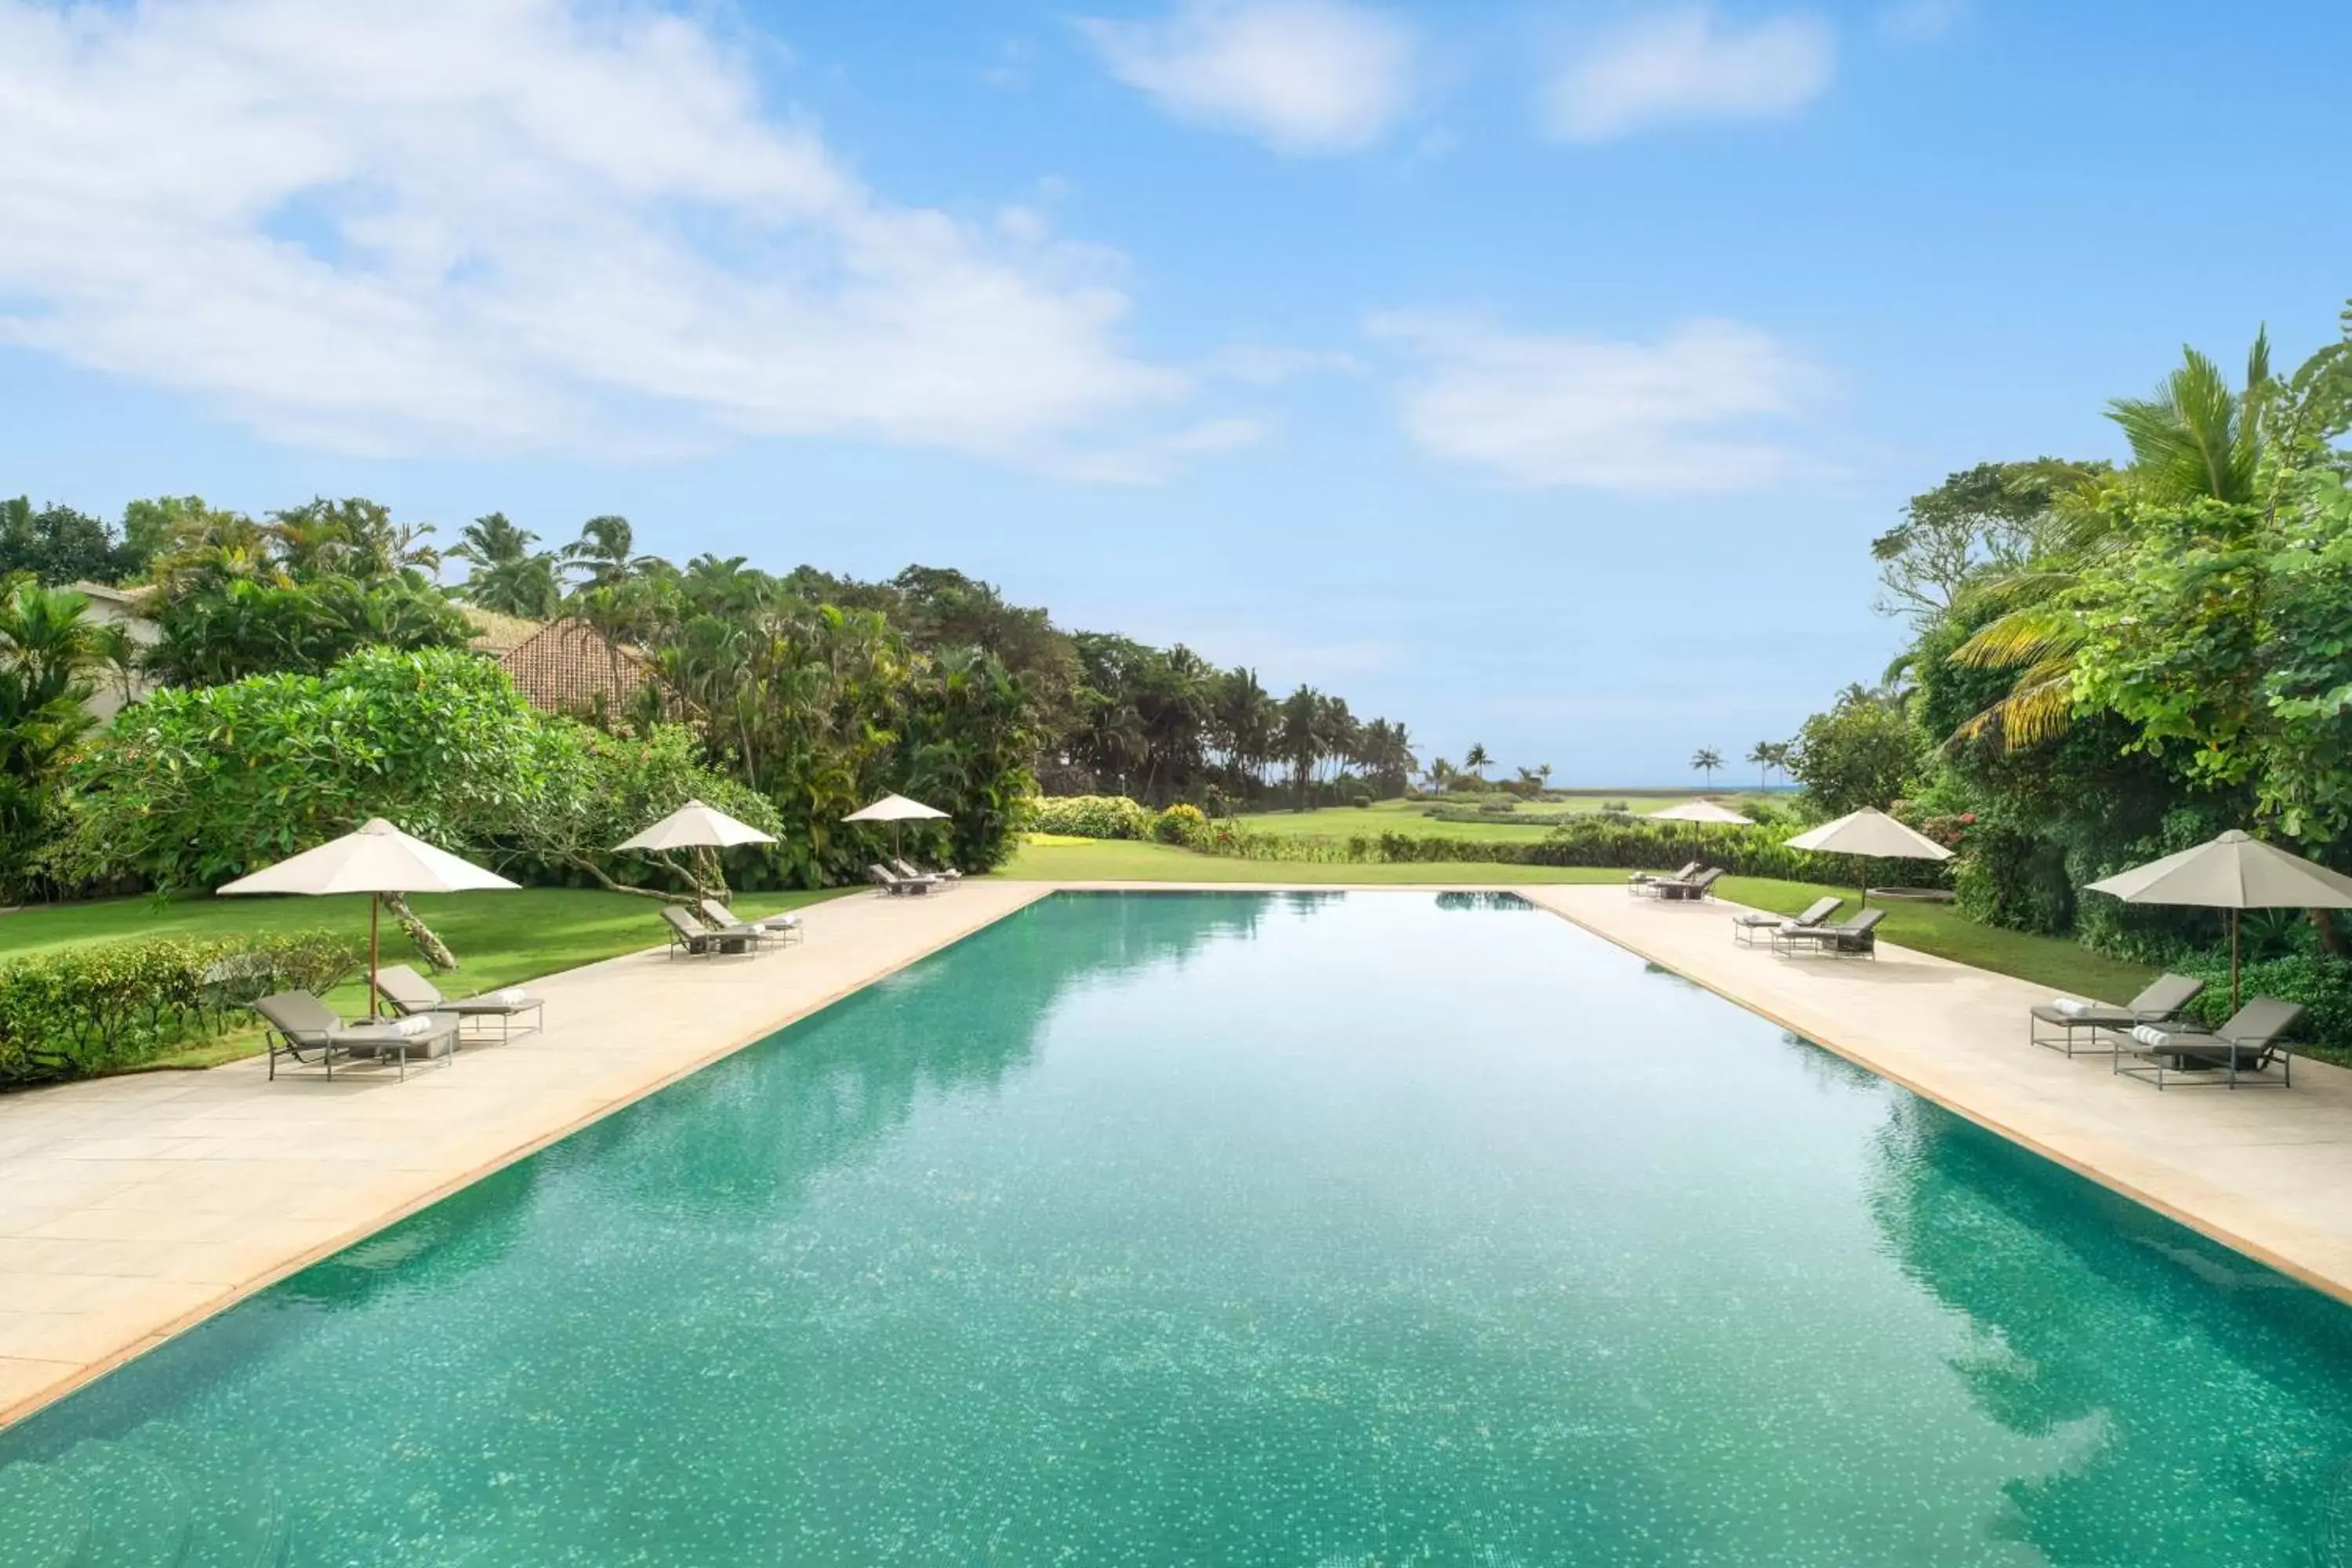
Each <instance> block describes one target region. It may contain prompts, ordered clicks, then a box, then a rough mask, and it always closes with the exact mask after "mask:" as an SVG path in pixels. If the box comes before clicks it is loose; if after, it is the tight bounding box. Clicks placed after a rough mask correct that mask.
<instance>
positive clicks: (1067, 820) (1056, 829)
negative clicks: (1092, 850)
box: [1029, 795, 1152, 838]
mask: <svg viewBox="0 0 2352 1568" xmlns="http://www.w3.org/2000/svg"><path fill="white" fill-rule="evenodd" d="M1029 826H1030V827H1031V828H1032V829H1033V830H1034V831H1035V832H1038V833H1057V834H1061V835H1062V836H1064V837H1069V838H1150V837H1151V832H1152V816H1151V813H1150V809H1149V808H1147V807H1145V806H1142V805H1137V804H1136V803H1135V802H1134V801H1131V800H1129V799H1128V798H1127V796H1125V795H1048V796H1046V797H1045V799H1043V800H1040V801H1037V802H1035V803H1034V805H1033V806H1032V807H1031V809H1030V814H1029Z"/></svg>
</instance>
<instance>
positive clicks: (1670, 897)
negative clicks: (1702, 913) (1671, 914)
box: [1650, 866, 1723, 904]
mask: <svg viewBox="0 0 2352 1568" xmlns="http://www.w3.org/2000/svg"><path fill="white" fill-rule="evenodd" d="M1722 880H1723V868H1722V867H1720V866H1710V867H1708V868H1706V870H1704V871H1701V872H1700V873H1699V874H1698V875H1697V876H1696V877H1693V878H1691V879H1688V880H1687V881H1685V880H1683V879H1675V880H1673V881H1668V882H1653V883H1652V884H1650V892H1651V894H1652V896H1653V897H1655V898H1660V899H1664V900H1666V901H1667V902H1669V903H1677V902H1679V903H1694V904H1695V903H1696V902H1698V901H1699V900H1702V899H1706V898H1710V897H1712V896H1713V895H1714V892H1715V885H1716V884H1717V882H1720V881H1722Z"/></svg>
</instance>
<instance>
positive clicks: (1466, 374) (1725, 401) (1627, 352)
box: [1370, 313, 1827, 494]
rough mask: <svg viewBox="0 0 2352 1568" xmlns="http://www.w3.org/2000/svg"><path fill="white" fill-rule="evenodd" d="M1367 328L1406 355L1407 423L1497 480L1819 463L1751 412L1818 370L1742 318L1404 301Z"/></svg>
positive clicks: (1777, 416)
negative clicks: (1532, 323) (1642, 322)
mask: <svg viewBox="0 0 2352 1568" xmlns="http://www.w3.org/2000/svg"><path fill="white" fill-rule="evenodd" d="M1370 331H1371V333H1372V335H1373V336H1374V337H1375V338H1377V339H1380V340H1381V341H1383V342H1390V343H1392V344H1394V345H1396V346H1397V348H1399V349H1400V350H1401V351H1402V352H1403V353H1405V354H1406V355H1407V356H1409V357H1410V358H1411V359H1412V361H1414V362H1415V366H1414V369H1413V370H1412V372H1411V373H1409V374H1408V376H1407V378H1406V381H1405V383H1404V385H1403V388H1402V414H1403V418H1404V425H1405V429H1406V431H1407V433H1408V434H1410V435H1411V436H1412V438H1413V440H1414V441H1415V442H1417V443H1418V444H1419V445H1420V446H1421V447H1423V448H1424V449H1425V450H1427V451H1429V452H1431V453H1433V454H1434V455H1436V456H1437V457H1440V458H1446V459H1448V460H1449V461H1453V462H1456V463H1462V464H1465V465H1467V466H1468V467H1471V468H1476V469H1478V470H1480V471H1481V472H1483V473H1484V474H1485V475H1486V477H1487V478H1489V479H1492V480H1494V481H1495V482H1496V483H1499V484H1503V485H1507V486H1512V487H1517V488H1524V489H1548V488H1553V487H1560V486H1579V487H1583V488H1587V489H1606V490H1617V491H1623V492H1630V493H1651V494H1675V493H1686V494H1687V493H1702V494H1703V493H1723V492H1729V491H1738V490H1749V489H1764V488H1768V487H1769V486H1771V485H1774V484H1777V483H1780V482H1781V481H1784V480H1786V479H1790V478H1793V477H1795V476H1798V475H1801V474H1804V473H1808V472H1812V471H1817V469H1818V465H1816V464H1814V463H1813V462H1811V460H1810V459H1808V458H1805V457H1803V456H1802V455H1801V454H1800V453H1798V452H1796V451H1795V450H1793V449H1791V448H1790V447H1786V446H1783V445H1781V444H1780V443H1779V442H1778V441H1775V440H1773V439H1770V438H1769V437H1767V436H1765V435H1761V434H1759V432H1758V429H1757V426H1759V425H1769V423H1771V422H1773V421H1779V420H1787V419H1789V418H1791V417H1793V416H1798V415H1801V414H1802V413H1803V412H1804V411H1805V410H1806V408H1807V407H1808V406H1809V405H1811V403H1812V402H1813V401H1814V399H1815V398H1816V397H1817V396H1818V395H1820V393H1821V392H1822V389H1823V388H1824V386H1825V384H1826V380H1827V378H1826V377H1825V376H1824V375H1823V374H1822V373H1821V372H1820V371H1819V370H1817V369H1815V368H1814V367H1813V366H1811V365H1810V364H1808V363H1806V362H1804V361H1803V360H1802V359H1801V358H1800V357H1798V356H1797V355H1795V354H1792V353H1790V352H1789V351H1788V350H1787V349H1785V348H1783V347H1782V346H1781V345H1780V343H1779V342H1775V341H1774V340H1773V339H1772V338H1771V337H1770V336H1769V335H1768V334H1766V333H1764V332H1761V331H1757V330H1756V329H1755V328H1753V327H1748V326H1742V325H1741V324H1739V323H1738V322H1737V321H1688V322H1685V323H1684V324H1683V325H1681V326H1679V327H1676V328H1675V330H1674V331H1670V332H1668V333H1667V334H1666V335H1665V336H1664V338H1662V339H1660V340H1659V341H1658V342H1654V343H1634V342H1602V341H1601V340H1598V339H1593V338H1575V337H1540V336H1530V335H1522V334H1515V333H1510V332H1506V331H1500V330H1498V329H1496V328H1495V327H1492V326H1489V325H1487V324H1486V323H1483V322H1480V321H1474V320H1469V319H1466V318H1462V317H1452V316H1435V315H1424V314H1411V313H1404V314H1391V315H1383V316H1376V317H1374V318H1373V319H1372V321H1371V322H1370Z"/></svg>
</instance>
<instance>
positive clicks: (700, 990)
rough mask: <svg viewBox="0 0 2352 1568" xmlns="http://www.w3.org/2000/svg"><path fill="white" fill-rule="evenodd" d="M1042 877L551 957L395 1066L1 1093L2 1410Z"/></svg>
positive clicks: (846, 987)
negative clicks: (774, 931)
mask: <svg viewBox="0 0 2352 1568" xmlns="http://www.w3.org/2000/svg"><path fill="white" fill-rule="evenodd" d="M1049 890H1050V889H1047V888H1045V887H1043V886H1039V885H1036V884H1032V883H1014V882H975V883H971V884H969V885H967V886H964V887H961V888H958V889H954V890H953V891H951V892H948V893H944V894H941V895H939V896H938V897H935V898H922V899H880V898H867V897H853V898H846V899H836V900H831V901H829V902H826V903H822V904H818V905H815V906H814V907H813V908H811V909H809V910H805V911H803V918H804V919H805V921H806V922H807V931H808V940H807V941H806V942H798V943H795V944H793V945H792V946H790V947H786V948H783V949H781V950H775V951H771V952H765V953H762V954H761V955H759V956H757V957H745V958H733V957H729V958H719V959H711V960H700V959H695V960H688V959H679V960H676V961H672V960H670V959H669V958H668V957H667V953H666V950H664V949H658V948H657V949H655V950H653V951H651V952H641V953H635V954H632V955H630V956H628V957H625V958H616V959H612V960H609V961H607V962H605V963H595V964H591V965H589V966H587V967H585V968H583V969H575V970H572V971H570V972H569V973H562V974H557V975H551V976H550V977H548V978H547V979H545V980H542V981H538V982H535V983H533V984H532V985H531V989H532V990H533V991H535V992H537V993H538V994H541V996H543V997H545V998H546V1000H547V1027H546V1029H545V1031H544V1032H543V1033H541V1034H536V1035H528V1036H522V1037H518V1038H516V1039H515V1040H514V1041H512V1042H511V1043H510V1044H507V1045H490V1046H484V1047H468V1048H467V1049H466V1050H464V1051H463V1052H461V1053H460V1054H459V1055H458V1057H457V1059H456V1061H455V1062H454V1063H453V1064H452V1065H451V1066H450V1067H449V1068H447V1069H446V1071H445V1070H443V1069H442V1068H440V1067H439V1066H438V1065H437V1064H434V1063H421V1064H413V1065H412V1066H411V1067H410V1068H409V1071H408V1079H407V1081H405V1082H400V1081H398V1080H396V1079H394V1076H393V1075H392V1073H391V1072H390V1071H389V1070H387V1069H379V1068H373V1067H362V1068H359V1069H357V1070H354V1071H352V1072H351V1073H350V1074H348V1075H346V1074H345V1073H344V1072H343V1071H342V1070H341V1069H340V1068H339V1069H338V1070H337V1072H336V1075H335V1079H334V1081H333V1082H331V1083H330V1082H327V1081H325V1080H324V1079H321V1078H320V1076H319V1075H318V1073H317V1072H316V1071H315V1069H296V1070H295V1071H294V1072H293V1074H292V1075H291V1079H290V1080H289V1076H288V1074H287V1073H286V1072H285V1071H283V1070H282V1069H283V1066H284V1064H282V1063H281V1064H280V1066H281V1072H280V1075H279V1080H278V1082H275V1083H272V1082H270V1081H268V1078H267V1076H266V1064H265V1063H264V1062H263V1061H262V1060H261V1059H259V1058H255V1059H251V1060H247V1061H240V1062H235V1063H231V1064H230V1065H228V1066H226V1067H219V1068H212V1069H211V1070H209V1071H205V1072H158V1073H142V1074H138V1075H134V1076H131V1077H125V1078H113V1079H100V1080H98V1081H96V1082H91V1083H79V1084H66V1085H61V1086H59V1087H58V1088H54V1089H37V1090H33V1091H30V1092H27V1093H23V1094H15V1095H9V1096H7V1097H5V1098H0V1424H5V1422H7V1421H9V1420H12V1419H14V1418H16V1416H19V1415H25V1414H26V1413H28V1412H29V1411H31V1410H33V1409H34V1408H36V1407H37V1406H39V1405H43V1404H46V1403H47V1402H48V1401H49V1400H51V1399H54V1398H56V1397H58V1395H59V1394H64V1393H66V1392H68V1390H70V1389H72V1388H74V1387H75V1386H77V1385H79V1384H81V1383H83V1382H85V1381H87V1380H88V1379H89V1378H91V1377H94V1376H96V1375H98V1374H99V1373H103V1372H105V1371H106V1370H107V1369H108V1368H110V1367H112V1366H114V1365H116V1364H118V1363H121V1362H123V1361H126V1360H128V1359H130V1358H131V1357H132V1356H134V1355H137V1354H138V1353H139V1352H142V1351H143V1350H146V1349H148V1348H149V1347H150V1346H152V1345H153V1344H156V1343H158V1342H161V1341H162V1340H163V1339H165V1338H167V1337H168V1336H170V1335H171V1334H173V1333H175V1332H177V1331H180V1330H182V1329H184V1328H186V1327H188V1326H189V1325H191V1324H193V1323H194V1322H197V1321H201V1320H202V1319H204V1318H205V1317H206V1316H208V1315H209V1314H211V1313H213V1312H215V1311H217V1310H220V1309H221V1308H223V1307H225V1306H226V1305H228V1304H229V1303H231V1302H233V1301H235V1300H238V1299H239V1298H241V1297H243V1296H246V1295H247V1294H250V1293H251V1292H252V1291H254V1290H257V1289H260V1288H262V1287H263V1286H265V1285H268V1283H270V1282H271V1281H272V1280H274V1279H279V1278H282V1277H283V1276H285V1275H287V1274H289V1273H291V1272H293V1271H294V1270H295V1269H297V1268H301V1267H302V1266H303V1265H304V1264H307V1263H310V1262H312V1261H314V1260H315V1259H317V1258H322V1257H325V1256H326V1255H327V1254H329V1253H331V1252H334V1251H336V1250H338V1249H339V1248H341V1247H345V1246H347V1245H349V1244H350V1243H352V1242H353V1241H355V1240H357V1239H359V1238H360V1237H363V1236H366V1235H367V1234H369V1233H370V1232H372V1231H373V1230H375V1229H377V1228H378V1227H380V1226H383V1225H384V1224H386V1223H388V1222H389V1221H391V1220H394V1219H396V1218H398V1217H399V1216H400V1215H404V1214H407V1213H409V1212H410V1211H412V1210H414V1209H417V1208H421V1207H423V1206H424V1205H426V1204H429V1203H431V1202H432V1201H433V1200H434V1199H436V1198H437V1197H440V1196H441V1195H443V1194H446V1193H448V1192H451V1191H453V1190H454V1189H456V1188H457V1187H461V1186H463V1185H465V1184H467V1182H470V1181H473V1180H474V1179H476V1178H477V1177H478V1176H480V1175H483V1174H484V1173H488V1172H489V1171H492V1170H495V1169H497V1168H498V1167H499V1166H500V1165H504V1164H506V1163H509V1162H510V1161H513V1160H516V1159H519V1158H520V1157H521V1156H523V1155H525V1154H528V1153H530V1152H531V1151H532V1150H534V1149H537V1148H540V1147H541V1146H542V1145H544V1144H547V1143H550V1142H553V1141H555V1140H556V1139H558V1138H561V1137H562V1136H563V1135H564V1134H565V1133H567V1132H570V1131H573V1130H574V1129H576V1128H578V1127H580V1126H582V1125H583V1124H584V1123H586V1122H589V1121H594V1120H595V1119H596V1118H598V1117H600V1116H603V1115H605V1114H606V1113H608V1112H610V1111H612V1110H617V1109H618V1108H620V1107H621V1106H624V1105H626V1104H628V1103H629V1102H630V1101H632V1100H637V1099H640V1098H642V1097H643V1096H645V1095H646V1094H648V1093H651V1092H652V1091H653V1090H655V1089H659V1088H660V1087H661V1086H662V1085H664V1084H666V1083H668V1082H670V1081H672V1080H673V1079H678V1078H681V1077H683V1076H685V1075H686V1074H688V1073H690V1072H692V1071H694V1070H695V1069H696V1068H699V1067H702V1066H704V1065H706V1064H708V1063H709V1062H711V1061H713V1060H715V1059H717V1058H719V1057H722V1056H725V1055H727V1054H728V1053H729V1052H730V1051H734V1050H737V1049H740V1047H743V1046H745V1045H748V1044H750V1043H751V1041H753V1040H757V1039H760V1038H761V1037H764V1036H766V1035H769V1034H771V1033H773V1032H774V1031H775V1030H776V1029H778V1028H780V1027H782V1026H783V1025H785V1024H787V1023H790V1022H791V1021H792V1020H793V1019H794V1018H797V1017H799V1016H802V1015H803V1014H806V1013H810V1012H813V1011H814V1010H815V1009H817V1008H819V1007H822V1006H824V1005H825V1004H826V1003H828V1002H831V1001H833V1000H835V999H836V998H838V997H840V996H842V995H844V994H847V993H849V992H851V991H855V990H856V989H857V988H858V987H860V986H862V985H865V984H867V983H869V982H871V981H874V980H877V979H879V978H880V977H882V976H883V975H885V974H887V973H890V972H892V971H893V970H896V969H898V968H901V967H903V966H904V965H906V964H908V963H912V962H913V961H914V960H916V959H918V958H920V957H921V956H922V955H923V954H925V953H927V952H932V951H933V950H935V949H938V948H940V947H943V946H945V945H947V944H948V943H950V942H954V941H955V940H956V939H958V938H959V937H962V936H965V935H968V934H970V933H971V931H977V930H978V929H980V928H981V927H982V926H984V925H987V924H989V923H991V922H992V921H996V920H998V919H1000V918H1001V917H1003V916H1004V915H1006V914H1009V913H1011V912H1012V911H1013V910H1017V909H1019V908H1021V907H1022V906H1024V905H1025V904H1027V903H1029V902H1031V901H1032V900H1035V899H1037V898H1039V897H1041V896H1043V895H1044V894H1045V893H1046V892H1047V891H1049ZM646 924H647V926H648V928H650V929H656V930H657V929H658V928H657V927H656V926H655V924H654V921H653V918H652V910H651V909H650V907H648V910H647V913H646Z"/></svg>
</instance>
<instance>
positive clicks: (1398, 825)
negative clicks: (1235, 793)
mask: <svg viewBox="0 0 2352 1568" xmlns="http://www.w3.org/2000/svg"><path fill="white" fill-rule="evenodd" d="M1699 793H1700V792H1698V791H1696V790H1693V791H1690V792H1688V793H1687V794H1683V795H1630V794H1624V793H1612V792H1596V793H1593V794H1589V795H1574V796H1571V797H1570V798H1569V799H1567V800H1544V801H1530V802H1528V803H1526V804H1525V805H1521V806H1520V807H1519V808H1518V809H1517V811H1515V812H1514V813H1513V814H1512V815H1513V816H1518V815H1521V814H1523V813H1524V814H1530V815H1537V816H1567V815H1570V814H1571V813H1577V812H1597V811H1599V810H1600V809H1601V805H1602V804H1603V803H1604V802H1610V803H1614V802H1617V801H1623V802H1624V803H1625V807H1626V809H1627V810H1629V811H1632V812H1633V813H1635V814H1636V815H1646V814H1648V813H1650V812H1653V811H1658V810H1662V809H1663V808H1664V807H1666V806H1669V805H1681V804H1682V803H1683V802H1684V801H1686V800H1690V799H1692V798H1694V797H1695V796H1696V795H1698V794H1699ZM1715 798H1717V799H1718V800H1720V801H1721V802H1722V803H1723V804H1724V805H1727V806H1729V807H1730V808H1731V809H1732V810H1734V811H1738V810H1742V809H1743V808H1744V804H1745V801H1746V798H1747V797H1745V796H1742V795H1728V794H1726V795H1717V796H1716V797H1715ZM1433 805H1436V803H1435V802H1433V801H1420V800H1383V801H1376V802H1374V803H1373V804H1372V805H1368V806H1352V805H1334V806H1324V807H1321V808H1319V809H1318V810H1314V811H1253V812H1248V813H1244V815H1243V816H1240V817H1239V818H1237V820H1238V821H1239V822H1240V823H1241V825H1242V826H1244V827H1246V828H1249V829H1251V830H1252V831H1253V832H1258V833H1286V834H1289V835H1291V836H1292V837H1299V838H1348V837H1353V836H1354V835H1356V834H1360V833H1361V834H1366V835H1370V834H1380V833H1410V834H1413V835H1415V836H1416V837H1432V838H1477V839H1486V840H1498V841H1501V842H1505V843H1522V844H1524V843H1531V842H1533V841H1535V840H1537V839H1539V838H1541V837H1544V836H1545V835H1546V834H1548V833H1549V832H1550V831H1551V829H1550V828H1549V827H1548V826H1544V825H1542V824H1540V823H1521V822H1514V821H1512V820H1511V817H1509V816H1499V815H1497V816H1496V819H1495V820H1494V821H1492V822H1440V821H1438V820H1437V819H1436V818H1434V817H1431V816H1424V815H1423V813H1425V812H1426V811H1428V810H1429V809H1430V808H1431V807H1432V806H1433ZM1444 809H1447V810H1453V811H1464V810H1469V809H1472V808H1471V807H1467V806H1447V807H1445V808H1444Z"/></svg>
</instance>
